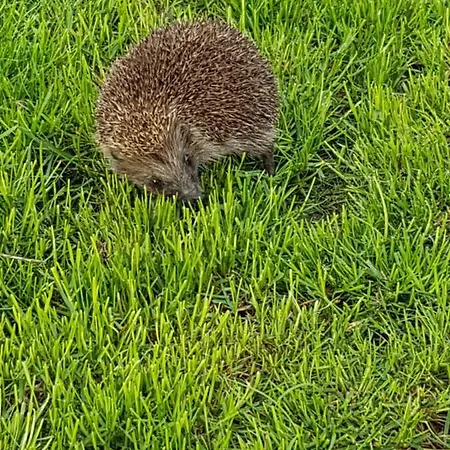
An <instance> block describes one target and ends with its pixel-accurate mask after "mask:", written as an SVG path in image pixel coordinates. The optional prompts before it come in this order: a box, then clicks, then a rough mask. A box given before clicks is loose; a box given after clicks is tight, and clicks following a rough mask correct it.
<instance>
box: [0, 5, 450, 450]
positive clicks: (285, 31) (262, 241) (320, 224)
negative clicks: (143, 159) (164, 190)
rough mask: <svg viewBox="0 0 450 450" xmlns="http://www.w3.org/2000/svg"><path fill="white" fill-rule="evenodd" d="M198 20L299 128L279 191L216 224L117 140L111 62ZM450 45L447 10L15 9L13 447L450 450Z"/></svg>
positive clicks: (6, 75) (3, 199)
mask: <svg viewBox="0 0 450 450" xmlns="http://www.w3.org/2000/svg"><path fill="white" fill-rule="evenodd" d="M198 16H204V17H205V16H216V17H224V18H226V19H227V20H229V21H230V22H231V23H233V24H235V25H236V26H238V27H240V28H241V29H243V30H245V31H246V32H247V33H248V34H249V35H250V36H252V37H253V38H254V39H255V41H256V42H257V43H258V45H259V47H260V48H261V50H262V51H263V53H264V54H265V55H266V56H267V57H268V58H269V59H270V61H271V62H272V64H273V67H274V69H275V72H276V75H277V78H278V79H279V83H280V90H281V92H282V99H283V106H282V113H281V118H280V123H279V128H280V132H279V136H278V144H277V154H276V160H277V166H278V174H277V176H276V177H275V178H273V179H270V178H267V177H266V176H265V175H264V174H263V173H261V172H260V171H259V170H258V168H257V167H256V166H255V165H254V164H253V163H252V162H251V161H249V160H247V159H245V160H243V161H239V160H226V161H222V162H220V163H218V164H216V165H214V166H212V167H210V168H208V169H206V170H205V171H204V172H203V174H202V184H203V186H204V188H205V190H206V193H207V198H206V200H205V202H204V203H203V204H201V205H200V207H199V209H198V210H192V209H189V208H183V207H181V206H180V205H179V204H177V203H176V202H175V201H173V200H171V199H163V198H157V199H155V198H149V197H148V196H147V195H146V194H145V193H143V192H140V191H139V190H137V189H135V188H133V187H132V186H130V185H129V184H128V183H127V182H125V181H122V180H118V179H117V178H116V177H115V176H113V175H112V174H111V173H109V171H108V170H107V168H106V167H105V165H104V163H103V161H102V160H101V158H100V157H99V154H98V153H97V152H96V149H95V146H94V144H93V138H92V135H93V131H94V128H93V125H94V124H93V109H94V105H95V99H96V96H97V86H98V83H99V82H100V80H101V79H102V78H103V76H104V74H105V71H106V70H107V68H108V65H109V64H110V63H111V62H112V61H113V60H114V59H115V58H116V57H118V56H119V55H122V54H123V53H124V52H125V51H126V49H127V48H128V46H129V45H130V44H131V43H133V42H136V41H138V40H139V39H140V38H141V37H142V36H144V35H145V34H146V33H148V32H149V31H150V30H151V29H152V28H154V27H155V26H157V25H161V24H163V23H167V21H169V20H171V18H176V17H191V18H192V17H198ZM449 40H450V9H449V5H448V3H447V2H446V0H414V1H412V0H370V1H369V0H359V1H353V0H341V1H335V0H301V1H298V2H296V1H291V0H229V1H225V0H219V1H216V0H214V1H212V0H192V1H189V2H184V1H182V0H178V1H175V2H173V1H170V2H169V1H162V0H161V1H157V2H156V3H154V4H153V3H151V1H150V0H149V1H142V0H89V1H88V0H11V1H9V2H3V3H2V4H1V5H0V253H1V256H0V449H1V450H11V449H16V448H17V449H19V448H20V449H30V450H31V449H64V450H65V449H149V448H155V449H160V448H166V449H182V448H185V449H191V448H198V449H200V448H208V449H228V448H232V449H244V448H246V449H324V450H326V449H330V450H331V449H371V448H373V449H375V448H380V449H381V448H382V449H449V448H450V385H449V380H450V308H449V286H450V268H449V263H450V241H449V232H450V150H449V140H450V85H449V75H450V50H449ZM13 257H14V258H13Z"/></svg>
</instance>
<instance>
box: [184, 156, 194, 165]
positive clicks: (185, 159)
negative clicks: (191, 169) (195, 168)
mask: <svg viewBox="0 0 450 450" xmlns="http://www.w3.org/2000/svg"><path fill="white" fill-rule="evenodd" d="M184 162H185V163H186V164H187V165H189V166H192V159H191V158H189V156H188V155H184Z"/></svg>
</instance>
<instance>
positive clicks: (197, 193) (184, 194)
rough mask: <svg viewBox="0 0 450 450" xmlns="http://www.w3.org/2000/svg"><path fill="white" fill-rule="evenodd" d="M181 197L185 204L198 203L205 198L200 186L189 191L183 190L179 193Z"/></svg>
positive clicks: (195, 185)
mask: <svg viewBox="0 0 450 450" xmlns="http://www.w3.org/2000/svg"><path fill="white" fill-rule="evenodd" d="M179 197H180V200H181V201H183V202H196V201H197V200H199V199H201V198H202V197H203V192H202V189H201V188H200V186H199V185H198V184H194V185H193V186H191V187H189V188H187V189H186V188H184V189H182V190H181V191H180V193H179Z"/></svg>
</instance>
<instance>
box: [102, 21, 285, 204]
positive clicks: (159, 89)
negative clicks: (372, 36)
mask: <svg viewBox="0 0 450 450" xmlns="http://www.w3.org/2000/svg"><path fill="white" fill-rule="evenodd" d="M278 107H279V98H278V91H277V83H276V79H275V76H274V73H273V71H272V68H271V67H270V64H269V63H268V61H267V60H266V59H265V58H264V57H263V56H262V55H261V54H260V52H259V51H258V48H257V47H256V45H255V44H254V43H253V41H251V40H250V38H248V37H247V36H245V35H244V34H243V33H242V32H240V31H239V30H237V29H236V28H234V27H232V26H230V25H228V24H226V23H225V22H222V21H219V20H212V19H209V20H205V21H192V22H176V23H173V24H171V25H168V26H166V27H162V28H159V29H156V30H155V31H153V32H152V33H150V35H148V36H147V37H146V38H145V39H143V40H142V41H141V42H140V43H138V44H135V45H134V46H132V47H131V48H130V50H129V51H128V53H127V54H126V55H125V56H124V57H121V58H119V59H118V60H117V61H116V62H114V63H113V64H112V66H111V68H110V70H109V73H108V74H107V76H106V78H105V80H104V82H103V83H102V85H101V86H100V94H99V98H98V101H97V105H96V139H97V142H98V147H99V149H100V151H101V152H102V153H103V155H104V156H105V158H106V160H107V161H108V162H109V166H110V168H111V169H112V170H113V171H115V172H117V173H118V174H120V175H122V176H125V177H126V178H127V179H128V180H129V181H131V182H132V183H133V184H135V185H138V186H141V187H143V188H145V189H147V190H148V191H150V192H151V193H155V194H164V195H169V196H177V197H178V198H180V199H181V200H184V201H195V200H197V199H199V198H201V197H202V196H203V192H202V189H201V187H200V183H199V168H201V167H202V166H204V165H206V164H208V163H211V162H214V161H216V160H218V159H220V158H222V157H225V156H231V155H240V154H243V153H246V154H249V155H250V156H253V157H257V158H259V159H260V160H262V162H263V168H264V169H265V170H266V172H267V173H268V174H269V175H273V174H274V173H275V165H274V141H275V134H276V121H277V116H278Z"/></svg>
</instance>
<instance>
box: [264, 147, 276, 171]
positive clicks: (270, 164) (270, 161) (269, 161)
mask: <svg viewBox="0 0 450 450" xmlns="http://www.w3.org/2000/svg"><path fill="white" fill-rule="evenodd" d="M262 161H263V164H264V169H265V171H266V172H267V173H268V174H269V175H271V176H273V175H275V161H274V158H273V151H271V152H270V153H265V154H264V155H263V156H262Z"/></svg>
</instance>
